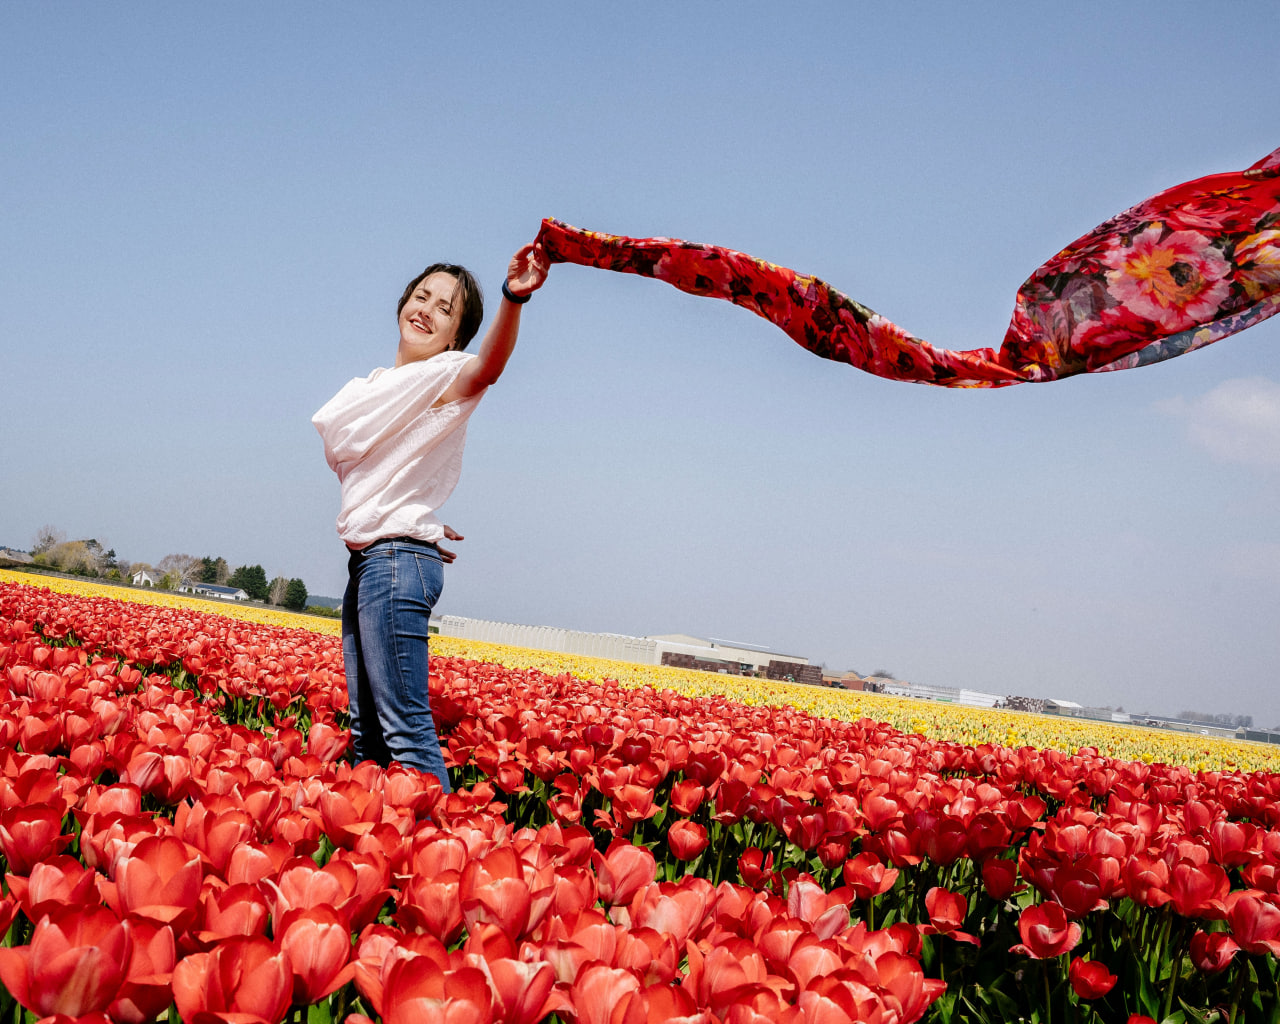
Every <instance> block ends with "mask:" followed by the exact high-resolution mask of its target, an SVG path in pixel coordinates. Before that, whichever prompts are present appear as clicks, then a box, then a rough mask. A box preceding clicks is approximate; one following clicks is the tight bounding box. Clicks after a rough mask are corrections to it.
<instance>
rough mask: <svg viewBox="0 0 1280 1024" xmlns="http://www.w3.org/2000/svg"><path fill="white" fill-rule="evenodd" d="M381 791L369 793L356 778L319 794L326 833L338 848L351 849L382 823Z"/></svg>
mask: <svg viewBox="0 0 1280 1024" xmlns="http://www.w3.org/2000/svg"><path fill="white" fill-rule="evenodd" d="M382 808H383V798H382V793H381V791H380V790H369V789H366V788H365V787H364V786H361V785H360V783H359V782H357V781H356V780H354V779H351V780H348V781H346V782H334V783H331V784H330V785H328V786H326V787H325V788H324V789H322V790H321V791H320V816H321V820H322V822H323V828H324V834H325V835H327V836H328V837H329V839H330V840H332V842H333V844H334V845H335V846H342V847H345V848H347V849H351V847H352V846H354V845H355V841H356V840H357V839H359V838H360V836H362V835H364V834H365V833H366V832H369V831H370V830H371V829H372V828H373V826H374V825H376V824H377V823H378V822H380V821H381V820H382Z"/></svg>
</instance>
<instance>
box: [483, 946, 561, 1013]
mask: <svg viewBox="0 0 1280 1024" xmlns="http://www.w3.org/2000/svg"><path fill="white" fill-rule="evenodd" d="M480 967H481V969H482V970H483V971H484V972H485V974H487V975H488V977H489V986H490V988H491V989H492V991H493V995H494V997H495V1000H496V1004H497V1005H496V1006H495V1007H494V1009H495V1010H496V1011H497V1012H496V1014H495V1016H496V1017H497V1018H498V1019H499V1020H501V1021H502V1022H503V1024H537V1022H538V1021H540V1020H543V1019H544V1018H545V1017H547V1016H549V1015H550V1014H552V1013H554V1012H555V1011H556V1010H557V1009H559V1008H560V1005H561V1001H562V1000H561V996H560V994H559V993H557V992H555V991H554V985H555V983H556V972H555V971H554V970H553V969H552V967H551V965H550V964H549V963H545V962H544V963H526V962H524V961H522V960H514V959H511V958H508V957H501V958H498V959H494V960H481V961H480Z"/></svg>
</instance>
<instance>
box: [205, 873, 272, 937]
mask: <svg viewBox="0 0 1280 1024" xmlns="http://www.w3.org/2000/svg"><path fill="white" fill-rule="evenodd" d="M210 882H212V883H214V884H210ZM270 916H271V913H270V911H269V910H268V908H267V901H266V899H265V898H264V897H263V895H262V891H261V890H260V889H259V888H258V887H257V886H256V885H249V884H248V883H246V882H238V883H236V884H235V885H222V884H221V883H218V882H217V879H206V882H205V885H204V887H203V888H202V889H201V892H200V906H199V910H198V912H197V914H196V921H195V924H194V925H192V932H191V938H193V939H194V940H195V941H196V942H198V943H200V944H201V945H202V946H203V947H204V948H205V949H208V948H209V947H211V946H213V945H215V944H216V943H219V942H221V941H222V940H223V939H230V938H236V937H247V936H250V935H265V934H266V931H267V921H268V919H269V918H270Z"/></svg>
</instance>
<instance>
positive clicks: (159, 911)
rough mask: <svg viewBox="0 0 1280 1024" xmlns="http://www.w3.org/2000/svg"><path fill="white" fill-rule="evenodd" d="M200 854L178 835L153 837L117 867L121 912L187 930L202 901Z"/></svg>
mask: <svg viewBox="0 0 1280 1024" xmlns="http://www.w3.org/2000/svg"><path fill="white" fill-rule="evenodd" d="M201 878H202V875H201V865H200V854H199V853H198V852H197V851H195V850H193V849H191V847H189V846H188V845H187V844H186V843H184V842H183V841H182V840H181V839H178V838H177V837H176V836H149V837H148V838H146V839H143V840H142V841H141V842H139V843H138V844H137V845H136V846H135V847H134V848H133V851H132V852H131V853H129V854H128V855H127V856H125V857H121V858H120V859H119V860H118V861H117V862H116V865H115V883H116V888H117V889H118V891H119V901H120V909H121V910H122V911H123V912H125V913H131V914H138V915H139V916H141V917H145V918H148V919H150V920H152V921H155V922H156V923H157V924H171V925H173V928H174V931H175V932H182V931H185V930H186V929H187V928H188V927H189V926H190V925H191V923H192V922H193V921H194V920H195V916H196V905H197V904H198V903H199V901H200V881H201Z"/></svg>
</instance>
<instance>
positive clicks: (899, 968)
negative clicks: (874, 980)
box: [875, 953, 947, 1024]
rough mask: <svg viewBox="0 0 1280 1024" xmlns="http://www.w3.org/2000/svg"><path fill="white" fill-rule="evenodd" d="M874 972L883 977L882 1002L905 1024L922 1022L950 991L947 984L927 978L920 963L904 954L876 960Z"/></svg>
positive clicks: (881, 978)
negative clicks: (925, 1013) (923, 1017)
mask: <svg viewBox="0 0 1280 1024" xmlns="http://www.w3.org/2000/svg"><path fill="white" fill-rule="evenodd" d="M875 969H876V973H877V974H878V975H879V976H880V990H881V998H882V999H883V1000H884V1002H885V1004H886V1005H887V1006H888V1007H889V1009H891V1010H896V1011H897V1015H898V1018H897V1019H898V1020H899V1021H901V1022H902V1024H910V1022H912V1021H917V1020H919V1019H920V1018H921V1017H922V1016H924V1012H925V1011H926V1010H927V1009H929V1007H930V1006H932V1005H933V1004H934V1002H935V1001H936V1000H937V999H938V997H939V996H941V995H942V993H944V992H945V991H946V990H947V983H946V982H945V981H939V980H938V979H936V978H926V977H925V976H924V970H923V969H922V968H921V967H920V964H919V962H917V961H916V960H915V959H914V958H913V957H910V956H907V955H905V954H903V953H885V954H884V955H883V956H882V957H880V958H879V959H878V960H876V962H875Z"/></svg>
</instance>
